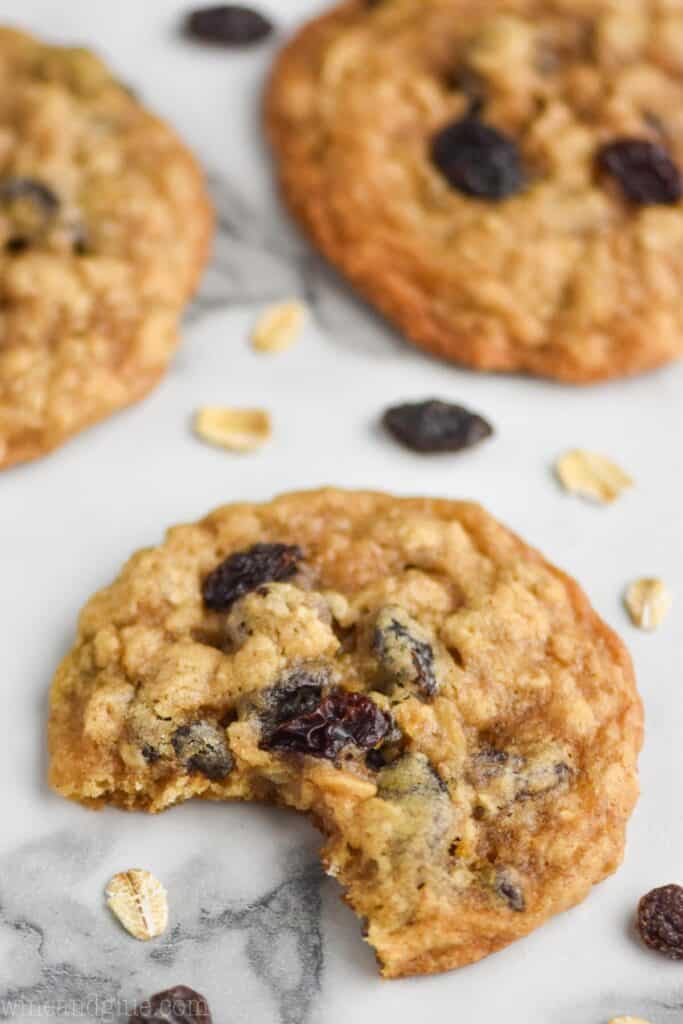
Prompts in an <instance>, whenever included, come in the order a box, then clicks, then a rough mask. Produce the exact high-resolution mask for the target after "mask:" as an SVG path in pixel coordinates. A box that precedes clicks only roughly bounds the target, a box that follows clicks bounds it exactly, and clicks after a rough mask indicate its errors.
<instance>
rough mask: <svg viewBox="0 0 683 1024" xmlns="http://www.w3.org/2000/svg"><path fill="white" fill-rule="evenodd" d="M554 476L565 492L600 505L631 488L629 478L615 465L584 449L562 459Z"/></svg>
mask: <svg viewBox="0 0 683 1024" xmlns="http://www.w3.org/2000/svg"><path fill="white" fill-rule="evenodd" d="M555 472H556V474H557V477H558V479H559V481H560V483H561V484H562V486H563V487H564V488H565V490H567V491H570V492H571V493H572V494H578V495H580V496H581V497H582V498H588V499H589V500H591V501H597V502H600V503H602V504H609V503H610V502H612V501H615V500H616V499H617V498H618V497H620V495H621V494H622V493H623V492H624V491H625V490H627V489H628V488H629V487H632V486H633V480H632V479H631V477H630V476H629V475H628V473H625V472H624V470H623V469H621V467H620V466H617V464H616V463H615V462H612V461H611V460H610V459H608V458H606V457H605V456H604V455H598V454H597V452H589V451H587V450H586V449H585V448H575V449H573V450H572V451H569V452H567V453H566V454H565V455H563V456H562V457H561V458H560V459H558V461H557V463H556V465H555Z"/></svg>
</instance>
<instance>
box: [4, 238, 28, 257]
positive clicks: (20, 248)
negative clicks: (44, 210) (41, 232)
mask: <svg viewBox="0 0 683 1024" xmlns="http://www.w3.org/2000/svg"><path fill="white" fill-rule="evenodd" d="M30 245H31V243H30V242H29V240H28V238H23V237H22V236H21V235H16V236H15V237H14V238H8V239H7V241H6V242H5V252H9V253H12V255H16V254H17V253H20V252H26V250H27V249H28V248H30Z"/></svg>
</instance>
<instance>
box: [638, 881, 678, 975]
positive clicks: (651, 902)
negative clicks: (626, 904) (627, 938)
mask: <svg viewBox="0 0 683 1024" xmlns="http://www.w3.org/2000/svg"><path fill="white" fill-rule="evenodd" d="M637 923H638V931H639V932H640V934H641V936H642V939H643V942H645V943H646V945H648V946H650V948H651V949H656V950H657V951H658V952H659V953H664V955H665V956H668V957H670V958H671V959H672V960H683V888H681V886H680V885H663V886H661V887H660V888H659V889H653V890H652V891H651V892H649V893H647V894H646V895H645V896H643V898H642V899H641V901H640V903H639V904H638V916H637Z"/></svg>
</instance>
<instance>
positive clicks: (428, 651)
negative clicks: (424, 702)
mask: <svg viewBox="0 0 683 1024" xmlns="http://www.w3.org/2000/svg"><path fill="white" fill-rule="evenodd" d="M421 632H422V630H421V628H420V626H419V625H418V623H416V622H415V621H414V620H413V619H411V617H410V616H409V615H408V614H407V612H404V611H403V609H402V608H399V607H398V606H396V607H394V606H391V605H390V606H389V607H387V608H383V609H382V610H381V611H380V613H379V615H378V616H377V622H376V624H375V631H374V634H373V640H372V649H373V652H374V654H375V655H376V657H377V658H378V660H379V662H380V664H381V665H382V668H383V669H384V671H385V672H386V674H387V675H388V676H389V678H390V679H391V680H392V681H393V682H395V683H398V684H399V685H403V686H410V685H414V686H415V687H416V688H417V690H419V692H420V693H421V694H422V695H423V696H424V697H433V696H434V694H435V693H436V691H437V689H438V682H437V679H436V673H435V670H434V651H433V650H432V647H431V644H429V643H428V642H427V641H426V640H425V639H424V638H423V637H421V636H419V634H420V633H421Z"/></svg>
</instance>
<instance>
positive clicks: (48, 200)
mask: <svg viewBox="0 0 683 1024" xmlns="http://www.w3.org/2000/svg"><path fill="white" fill-rule="evenodd" d="M18 199H29V200H30V201H31V202H32V203H33V204H34V205H35V206H38V207H40V209H41V210H42V211H43V212H44V213H47V214H54V213H56V212H57V210H58V209H59V206H60V203H59V197H58V196H57V194H56V192H54V191H53V190H52V189H51V188H49V186H48V185H45V184H43V182H42V181H37V180H36V179H35V178H5V179H4V181H0V202H3V203H12V202H15V200H18Z"/></svg>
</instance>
